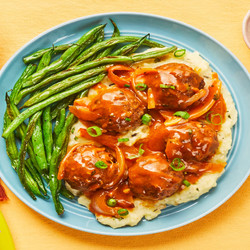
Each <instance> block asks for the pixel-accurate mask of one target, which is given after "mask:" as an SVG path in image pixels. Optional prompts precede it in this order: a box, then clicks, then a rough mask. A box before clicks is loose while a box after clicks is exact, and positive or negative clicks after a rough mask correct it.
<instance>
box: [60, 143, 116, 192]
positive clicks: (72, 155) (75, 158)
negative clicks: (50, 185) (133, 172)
mask: <svg viewBox="0 0 250 250" xmlns="http://www.w3.org/2000/svg"><path fill="white" fill-rule="evenodd" d="M118 171H119V169H118V164H117V163H116V159H114V157H113V156H112V155H111V153H109V152H107V150H106V149H105V148H98V147H96V146H92V145H82V144H78V145H76V146H74V147H73V148H72V149H71V150H70V152H69V153H68V154H67V155H66V156H65V158H64V159H63V161H62V162H61V165H60V169H59V173H58V179H64V180H65V181H67V182H68V183H69V184H70V186H71V187H72V188H74V189H77V190H79V191H83V192H84V191H95V190H97V189H98V188H103V189H106V188H110V187H112V182H113V180H114V179H115V178H116V176H117V175H118Z"/></svg>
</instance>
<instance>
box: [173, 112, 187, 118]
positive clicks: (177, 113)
mask: <svg viewBox="0 0 250 250" xmlns="http://www.w3.org/2000/svg"><path fill="white" fill-rule="evenodd" d="M174 116H180V117H181V118H183V119H188V118H189V116H190V115H189V113H188V112H187V111H177V112H175V113H174Z"/></svg>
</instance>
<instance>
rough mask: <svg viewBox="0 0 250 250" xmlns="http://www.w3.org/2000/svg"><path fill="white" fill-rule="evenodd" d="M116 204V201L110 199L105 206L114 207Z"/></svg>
mask: <svg viewBox="0 0 250 250" xmlns="http://www.w3.org/2000/svg"><path fill="white" fill-rule="evenodd" d="M116 203H117V202H116V199H113V198H110V199H108V200H107V205H108V206H109V207H115V205H116Z"/></svg>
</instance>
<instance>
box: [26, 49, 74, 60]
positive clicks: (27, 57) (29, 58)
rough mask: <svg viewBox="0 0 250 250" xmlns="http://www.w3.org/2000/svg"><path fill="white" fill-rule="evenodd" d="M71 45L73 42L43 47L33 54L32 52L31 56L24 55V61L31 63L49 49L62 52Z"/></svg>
mask: <svg viewBox="0 0 250 250" xmlns="http://www.w3.org/2000/svg"><path fill="white" fill-rule="evenodd" d="M71 46H72V44H62V45H58V46H53V47H51V48H47V49H41V50H38V51H36V52H34V53H33V54H31V55H29V56H26V57H24V58H23V62H24V63H25V64H27V63H31V62H34V61H36V60H38V59H39V58H41V57H42V56H43V55H44V54H45V53H46V52H48V51H54V53H58V52H62V51H65V50H67V49H68V48H70V47H71Z"/></svg>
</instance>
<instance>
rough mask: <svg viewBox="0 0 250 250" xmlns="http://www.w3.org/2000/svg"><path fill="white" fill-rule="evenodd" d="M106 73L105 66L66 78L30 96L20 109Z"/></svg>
mask: <svg viewBox="0 0 250 250" xmlns="http://www.w3.org/2000/svg"><path fill="white" fill-rule="evenodd" d="M105 71H107V68H106V67H105V66H102V67H99V68H94V69H90V70H88V71H85V72H84V73H81V74H78V75H75V76H72V77H69V78H66V79H65V80H63V81H61V82H58V83H56V84H54V85H52V86H50V87H49V88H47V89H45V90H44V91H42V92H40V93H38V94H36V95H34V96H32V97H31V98H30V99H29V100H28V101H26V102H25V103H24V104H23V106H22V108H25V107H30V106H32V105H34V104H36V103H38V102H40V101H42V100H45V99H46V98H48V97H50V96H52V95H54V94H56V93H58V92H61V91H62V90H64V89H66V88H68V87H71V86H73V85H75V84H77V83H79V82H81V81H83V80H86V79H89V78H91V77H93V76H96V75H98V74H100V73H103V72H105Z"/></svg>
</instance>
